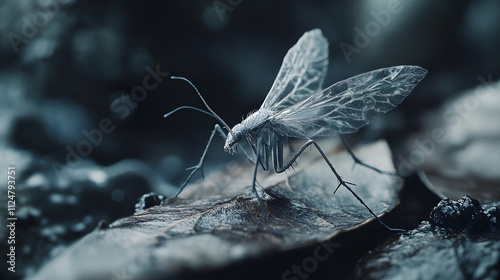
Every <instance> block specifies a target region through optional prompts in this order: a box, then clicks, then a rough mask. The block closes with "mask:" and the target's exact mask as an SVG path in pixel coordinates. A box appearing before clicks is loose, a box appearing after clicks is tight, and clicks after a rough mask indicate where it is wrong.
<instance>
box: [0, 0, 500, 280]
mask: <svg viewBox="0 0 500 280" xmlns="http://www.w3.org/2000/svg"><path fill="white" fill-rule="evenodd" d="M314 28H320V29H322V31H323V34H324V35H325V36H326V37H327V38H328V40H329V42H330V66H329V72H328V75H327V78H326V82H325V86H327V85H330V84H332V83H334V82H336V81H339V80H342V79H345V78H348V77H351V76H354V75H356V74H360V73H364V72H367V71H370V70H374V69H377V68H382V67H388V66H395V65H404V64H411V65H418V66H421V67H424V68H426V69H427V70H429V74H428V75H427V77H426V78H425V79H424V80H423V81H422V82H421V83H420V84H419V86H417V88H416V89H415V90H414V91H413V93H412V94H411V95H410V96H409V97H408V98H407V99H406V100H405V101H404V102H403V103H402V104H401V106H399V107H398V108H397V109H396V110H395V111H393V112H391V113H389V114H387V116H385V117H384V118H382V119H381V120H377V121H376V122H375V123H374V124H373V125H372V126H370V127H368V128H364V129H363V130H362V131H361V133H360V134H359V135H358V137H361V138H363V139H375V138H380V137H383V138H388V139H390V140H391V141H399V140H401V138H402V137H404V135H405V134H407V133H411V132H413V131H415V130H418V122H416V121H415V119H416V117H418V116H419V115H421V114H422V113H425V112H426V111H427V110H429V109H432V108H435V107H437V106H439V105H440V104H441V103H442V102H443V101H445V100H446V99H447V98H450V96H453V95H454V94H457V93H458V92H460V91H461V90H465V89H468V88H473V87H475V86H477V85H479V84H480V82H479V81H478V78H477V77H478V76H479V75H482V76H484V77H487V76H488V75H491V76H492V77H493V80H498V77H500V67H499V65H500V54H499V51H498V50H499V49H500V36H499V34H500V2H498V1H495V0H475V1H469V0H453V1H452V0H448V1H431V0H427V1H423V0H421V1H410V0H401V1H391V0H366V1H348V0H346V1H307V2H306V1H272V2H270V1H246V0H240V1H224V0H220V1H219V0H215V1H153V0H151V1H118V0H114V1H80V0H45V1H44V0H41V1H28V0H19V1H8V0H1V1H0V30H1V31H0V32H1V41H0V58H1V64H0V121H1V123H0V153H1V159H2V170H6V169H7V167H6V166H7V165H15V166H16V169H17V174H18V179H17V180H18V181H17V184H18V185H17V186H18V187H17V189H16V191H17V193H16V194H17V198H16V199H17V216H18V217H19V218H20V219H21V221H20V222H19V224H20V225H19V228H18V231H17V232H18V240H19V243H20V245H19V247H18V253H19V267H20V270H21V272H20V273H21V274H24V273H26V274H30V273H33V272H34V271H36V270H37V269H38V267H39V266H40V265H41V264H42V263H43V262H44V261H46V260H47V259H49V258H50V256H54V255H57V254H58V253H59V252H61V251H62V250H63V248H64V247H65V246H66V245H67V244H68V243H70V242H72V241H74V240H76V239H77V238H79V237H81V236H83V235H84V234H85V233H87V232H89V231H90V230H92V229H93V228H94V227H95V226H96V225H97V222H98V221H99V220H101V219H106V220H108V221H113V220H115V219H117V218H120V217H123V216H127V215H130V214H132V213H133V209H134V204H135V202H136V201H137V198H138V197H139V196H140V195H142V194H144V193H147V192H150V191H154V192H157V193H163V194H166V195H172V194H173V193H175V190H176V186H179V184H180V183H182V181H183V179H184V178H185V177H186V176H187V175H188V173H186V172H184V171H183V169H184V168H185V167H188V166H192V165H194V164H195V163H196V162H197V160H198V158H199V156H200V155H201V152H202V151H203V147H204V146H205V144H206V141H207V140H208V137H209V135H210V132H211V130H212V129H213V125H214V124H215V122H214V120H213V119H211V118H209V117H207V116H206V115H203V114H200V113H197V112H194V111H180V112H178V113H176V114H174V115H172V116H171V117H170V118H167V119H164V118H163V114H164V113H166V112H168V111H170V110H173V109H174V108H176V107H178V106H181V105H192V106H196V107H200V108H202V107H203V104H202V103H201V101H200V100H199V98H198V97H197V96H196V94H195V92H194V91H193V89H192V88H191V87H190V86H189V85H187V84H186V83H184V82H182V81H172V80H170V79H169V78H168V75H177V76H184V77H187V78H188V79H190V80H191V81H192V82H193V83H194V84H195V85H196V86H197V87H198V88H199V90H200V91H201V92H202V94H203V96H204V97H205V99H206V100H207V102H208V103H209V104H210V105H211V107H212V108H213V109H214V110H215V111H216V112H217V113H218V114H219V115H220V116H221V117H222V118H223V119H224V120H225V121H226V122H227V123H228V124H229V125H230V126H233V125H234V124H236V123H238V122H240V121H241V118H242V116H246V114H247V113H248V112H250V111H251V110H254V109H258V108H259V106H260V104H261V102H262V101H263V100H264V98H265V96H266V94H267V92H268V90H269V89H270V87H271V85H272V82H273V80H274V78H275V76H276V74H277V72H278V70H279V67H280V65H281V61H282V59H283V57H284V55H285V54H286V52H287V51H288V49H289V48H290V47H291V46H292V45H293V44H295V43H296V41H297V40H298V38H299V37H300V36H301V35H302V34H303V33H304V32H306V31H308V30H311V29H314ZM346 52H347V53H346ZM152 72H156V73H157V75H156V76H155V75H152V74H151V73H152ZM147 75H150V76H151V78H149V79H148V78H147ZM145 79H147V83H146V84H144V82H145ZM146 87H147V88H148V89H145V88H146ZM134 98H135V99H134ZM228 159H230V157H228V156H226V155H225V153H224V152H223V150H222V141H220V139H217V140H216V141H215V142H214V145H213V147H212V149H211V150H210V152H209V156H208V158H207V160H208V164H207V168H206V171H209V170H210V168H211V167H212V168H215V166H217V165H218V164H223V163H224V162H227V160H228ZM3 184H4V182H0V185H3ZM5 189H6V188H5V187H2V197H3V198H4V197H5V196H4V193H5ZM3 198H2V199H3ZM1 212H2V215H5V214H4V212H5V211H1ZM1 231H2V232H1V233H2V235H3V234H5V233H6V232H5V229H4V228H2V230H1ZM21 244H22V245H21ZM47 256H49V257H47Z"/></svg>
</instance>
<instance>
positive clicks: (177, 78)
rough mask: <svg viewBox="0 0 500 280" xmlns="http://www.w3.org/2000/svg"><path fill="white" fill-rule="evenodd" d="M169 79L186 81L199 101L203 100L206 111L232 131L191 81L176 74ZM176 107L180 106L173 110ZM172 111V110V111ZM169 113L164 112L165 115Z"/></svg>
mask: <svg viewBox="0 0 500 280" xmlns="http://www.w3.org/2000/svg"><path fill="white" fill-rule="evenodd" d="M170 79H172V80H184V81H186V82H187V83H188V84H190V85H191V86H192V87H193V88H194V90H196V93H197V94H198V96H199V97H200V99H201V101H202V102H203V104H205V107H207V109H208V111H209V112H210V113H211V114H212V115H213V117H214V118H215V119H217V120H218V121H219V122H220V123H221V124H222V125H223V126H224V127H225V128H226V129H227V131H228V132H229V133H232V132H231V128H230V127H229V126H228V125H227V124H226V123H225V122H224V121H223V120H222V119H221V117H219V116H218V115H217V114H216V113H215V112H214V110H212V108H210V106H208V104H207V102H206V101H205V99H203V96H201V93H200V92H199V91H198V89H197V88H196V87H195V86H194V85H193V83H191V81H189V80H188V79H186V78H184V77H178V76H170ZM183 108H187V107H186V106H183ZM192 108H193V107H191V108H190V109H192ZM178 109H181V108H177V109H175V110H174V111H177V110H178ZM174 111H173V112H174ZM198 111H202V112H205V111H203V110H201V109H198ZM173 112H170V113H169V114H171V113H173ZM169 114H166V115H167V116H168V115H169Z"/></svg>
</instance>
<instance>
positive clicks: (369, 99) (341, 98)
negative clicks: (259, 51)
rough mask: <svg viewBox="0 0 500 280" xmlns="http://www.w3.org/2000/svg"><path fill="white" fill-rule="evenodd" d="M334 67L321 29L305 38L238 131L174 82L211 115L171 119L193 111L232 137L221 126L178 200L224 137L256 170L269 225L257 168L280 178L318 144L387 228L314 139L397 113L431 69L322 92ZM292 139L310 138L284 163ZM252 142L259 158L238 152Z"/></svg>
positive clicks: (372, 76)
mask: <svg viewBox="0 0 500 280" xmlns="http://www.w3.org/2000/svg"><path fill="white" fill-rule="evenodd" d="M327 66H328V41H327V40H326V38H325V37H324V36H323V34H322V32H321V30H319V29H314V30H311V31H309V32H306V33H304V35H302V37H301V38H300V39H299V41H298V42H297V43H296V44H295V45H294V46H293V47H292V48H291V49H290V50H289V51H288V53H287V54H286V55H285V58H284V59H283V64H282V65H281V68H280V70H279V72H278V76H277V77H276V80H275V81H274V83H273V85H272V87H271V90H270V91H269V93H268V94H267V96H266V99H265V100H264V103H262V106H261V107H260V108H259V110H257V111H255V112H254V113H252V114H250V115H249V116H248V117H247V118H246V119H244V120H243V121H242V122H241V123H239V124H237V125H235V126H234V127H233V128H232V129H231V128H230V127H229V126H228V125H227V124H226V123H225V122H224V121H223V120H222V119H221V118H220V117H219V116H218V115H217V114H216V113H215V112H214V111H213V110H212V109H211V108H210V107H209V106H208V104H207V103H206V101H205V100H204V99H203V97H202V96H201V94H200V92H199V91H198V90H197V89H196V87H195V86H194V85H193V84H192V83H191V82H190V81H189V80H187V79H186V78H182V77H174V76H172V77H171V78H172V79H181V80H184V81H186V82H188V83H189V84H190V85H191V86H192V87H193V88H194V89H195V90H196V92H197V94H198V96H199V97H200V99H201V100H202V101H203V104H204V105H205V107H206V108H207V110H208V111H205V110H202V109H199V108H195V107H191V106H182V107H178V108H177V109H175V110H173V111H171V112H169V113H167V114H165V117H168V116H169V115H171V114H173V113H174V112H176V111H178V110H181V109H193V110H196V111H200V112H202V113H205V114H208V115H210V116H212V117H214V118H215V119H217V121H218V122H220V124H222V126H224V128H225V129H227V131H228V134H227V135H226V134H225V133H224V131H223V130H222V129H221V127H220V126H219V125H218V124H216V125H215V128H214V130H213V131H212V134H211V135H210V139H209V141H208V144H207V146H206V147H205V150H204V152H203V155H202V156H201V158H200V161H199V163H198V164H197V165H196V166H194V167H192V169H193V170H192V172H191V174H190V175H189V176H188V178H187V179H186V181H185V182H184V184H183V185H182V186H181V188H180V189H179V192H178V193H177V194H176V196H177V195H178V194H179V193H180V192H181V191H182V189H183V188H184V187H185V186H186V184H187V183H188V182H189V180H190V179H191V177H192V176H193V175H194V173H195V172H196V171H198V170H200V169H201V168H202V165H203V162H204V159H205V156H206V153H207V150H208V147H209V146H210V143H211V142H212V140H213V137H214V135H215V134H216V133H217V132H218V133H220V134H221V135H222V137H223V138H224V139H225V144H224V150H225V151H226V152H228V153H230V154H235V153H237V152H238V151H239V152H240V153H241V154H242V155H243V156H245V157H246V158H247V159H248V160H249V161H251V162H252V163H253V164H254V165H255V168H254V173H253V180H252V191H253V193H254V194H255V196H256V197H257V200H258V203H259V206H260V208H261V210H262V213H263V217H264V222H265V225H266V226H267V225H268V223H267V213H266V211H265V209H264V205H263V203H262V200H261V199H260V197H259V194H258V192H257V190H256V188H255V187H256V180H257V168H258V166H259V164H260V165H261V166H262V168H263V169H264V170H268V169H269V161H272V164H273V166H274V170H275V171H276V172H277V173H281V172H284V171H285V170H287V169H288V168H289V167H291V166H292V164H293V163H294V162H295V161H296V160H297V158H298V157H299V156H300V155H301V154H302V152H304V150H305V149H306V148H307V147H308V146H310V145H314V147H316V149H317V150H318V152H319V153H320V154H321V156H322V157H323V159H324V160H325V162H326V163H327V164H328V166H329V167H330V169H331V170H332V172H333V174H335V176H336V178H337V180H338V182H339V184H338V186H337V188H338V187H340V186H344V187H345V188H346V189H347V190H349V192H351V193H352V194H353V195H354V196H355V197H356V198H357V200H359V202H361V204H363V206H364V207H366V208H367V209H368V211H369V212H370V213H371V214H372V215H373V216H374V217H375V218H376V219H377V220H378V221H379V222H380V223H381V224H382V225H383V226H384V227H386V228H387V229H389V230H392V229H391V228H389V227H388V226H387V225H385V224H384V223H383V222H382V221H381V220H380V219H379V218H378V216H377V215H376V214H375V213H374V212H373V211H372V210H371V209H370V208H369V207H368V206H367V205H366V204H365V203H364V202H363V200H362V199H361V198H360V197H359V196H358V195H357V194H356V193H355V192H354V191H353V190H352V189H351V187H350V186H349V184H351V183H349V182H347V181H344V180H343V179H342V178H341V177H340V175H339V174H338V173H337V171H336V170H335V168H334V167H333V165H332V163H331V162H330V161H329V160H328V158H327V157H326V155H325V153H324V152H323V150H322V149H321V148H320V146H319V145H318V144H317V143H316V141H314V140H313V139H314V138H316V137H332V136H341V137H342V135H343V134H349V133H353V132H356V131H357V130H358V129H359V128H361V127H363V126H365V125H366V124H368V123H369V122H370V121H371V120H373V119H374V118H376V117H378V116H380V115H382V114H384V113H386V112H388V111H390V110H392V109H393V108H394V107H396V106H398V105H399V104H400V103H401V102H402V101H403V99H404V98H405V97H406V96H408V94H410V92H411V91H412V90H413V88H414V87H415V86H416V85H417V84H418V83H419V82H420V80H422V79H423V78H424V76H425V75H426V74H427V70H425V69H423V68H421V67H418V66H410V65H403V66H395V67H388V68H382V69H378V70H374V71H371V72H367V73H364V74H361V75H357V76H355V77H351V78H349V79H346V80H343V81H340V82H337V83H335V84H333V85H331V86H329V87H327V88H325V89H322V86H323V81H324V79H325V76H326V71H327ZM288 138H301V139H307V142H306V143H305V144H303V145H302V147H301V148H300V149H298V151H296V153H295V154H294V155H293V156H292V158H291V160H290V161H289V162H288V163H286V164H284V162H283V145H284V144H285V143H287V140H288ZM342 140H343V142H344V144H345V146H346V148H347V151H348V152H349V153H350V154H351V156H352V157H353V158H354V160H355V162H357V163H361V164H362V165H364V166H367V167H369V168H372V169H374V170H375V171H378V172H381V171H380V170H378V169H376V168H375V167H371V166H369V165H367V164H365V163H362V162H361V161H360V160H359V159H358V158H357V157H356V156H355V155H354V154H353V153H352V151H351V150H350V149H349V147H348V146H347V143H346V142H345V140H344V139H343V138H342ZM242 141H247V142H248V144H249V145H250V148H251V150H252V153H253V155H250V154H249V152H247V151H246V150H245V149H240V150H238V146H239V144H241V142H242Z"/></svg>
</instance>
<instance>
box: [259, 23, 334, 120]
mask: <svg viewBox="0 0 500 280" xmlns="http://www.w3.org/2000/svg"><path fill="white" fill-rule="evenodd" d="M327 67H328V41H327V40H326V38H325V37H324V36H323V34H322V33H321V30H319V29H314V30H311V31H308V32H306V33H304V35H302V37H300V39H299V41H298V42H297V43H296V44H295V45H294V46H293V47H292V48H291V49H290V50H289V51H288V52H287V54H286V55H285V58H284V59H283V63H282V65H281V68H280V71H279V72H278V76H277V77H276V80H274V83H273V86H272V87H271V90H270V91H269V93H268V94H267V97H266V99H265V100H264V103H262V106H261V107H260V108H261V109H271V110H273V111H276V112H279V111H281V110H283V109H285V108H287V107H289V106H291V105H293V104H295V103H297V102H299V101H301V100H303V99H305V98H306V97H308V96H309V95H311V94H313V93H315V92H317V91H319V90H321V89H322V87H323V82H324V80H325V76H326V71H327Z"/></svg>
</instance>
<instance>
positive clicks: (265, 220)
mask: <svg viewBox="0 0 500 280" xmlns="http://www.w3.org/2000/svg"><path fill="white" fill-rule="evenodd" d="M261 149H262V138H261V137H259V139H257V158H256V161H255V168H254V170H253V180H252V191H253V193H254V194H255V197H257V201H258V202H259V206H260V210H262V217H263V218H264V224H265V225H266V227H269V224H268V223H267V212H266V209H265V208H264V204H263V203H262V199H261V198H260V196H259V193H258V192H257V189H256V185H255V184H256V181H257V169H258V168H259V163H260V157H259V152H260V150H261Z"/></svg>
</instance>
